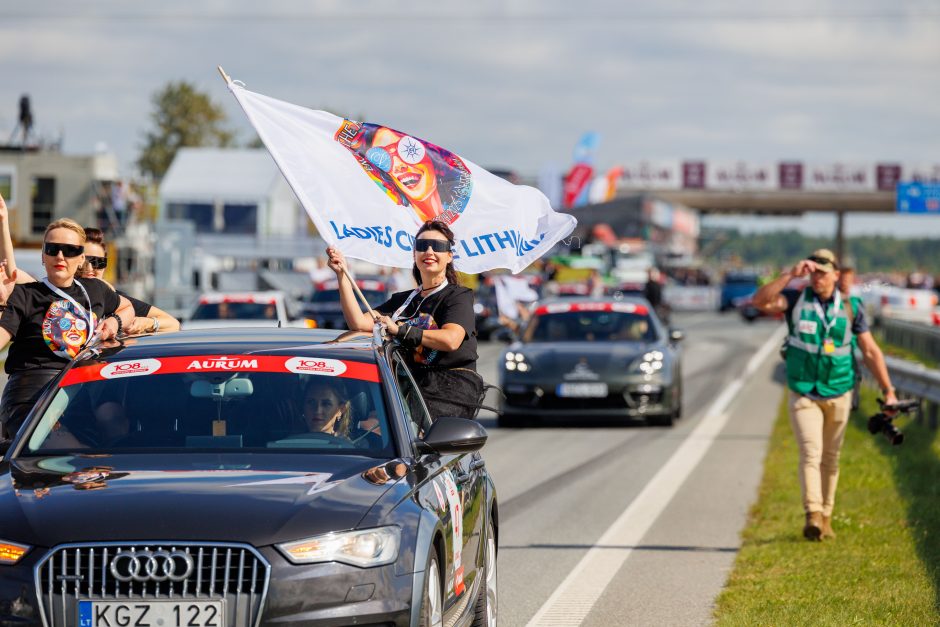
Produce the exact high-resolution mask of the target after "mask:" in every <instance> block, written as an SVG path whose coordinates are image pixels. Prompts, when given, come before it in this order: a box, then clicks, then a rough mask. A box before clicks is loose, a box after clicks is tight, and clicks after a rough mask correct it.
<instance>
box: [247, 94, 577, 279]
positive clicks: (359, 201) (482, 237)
mask: <svg viewBox="0 0 940 627" xmlns="http://www.w3.org/2000/svg"><path fill="white" fill-rule="evenodd" d="M229 89H230V90H231V92H232V94H233V95H234V96H235V98H236V100H238V103H239V104H240V105H241V107H242V109H243V110H244V111H245V114H246V115H247V116H248V119H249V121H250V122H251V124H252V126H253V127H254V128H255V130H256V131H257V132H258V136H259V137H260V138H261V140H262V141H263V142H264V144H265V146H266V147H267V149H268V151H269V152H270V153H271V156H272V157H273V158H274V161H275V163H277V166H278V168H279V169H280V170H281V173H282V174H283V175H284V178H285V179H287V182H288V183H289V184H290V186H291V188H292V189H293V190H294V193H295V194H296V195H297V198H298V200H299V201H300V204H301V205H302V206H303V207H304V209H305V210H306V212H307V214H308V215H309V216H310V218H311V219H312V220H313V222H314V224H315V225H316V227H317V230H318V231H319V232H320V235H321V236H322V237H323V238H324V239H326V241H327V242H328V243H329V244H330V245H332V246H336V247H337V248H338V249H339V250H341V251H343V253H344V254H345V255H347V256H348V257H354V258H356V259H364V260H366V261H370V262H372V263H376V264H379V265H383V266H394V267H399V268H411V266H412V264H413V255H412V243H413V240H414V233H415V232H416V231H417V230H418V227H419V226H420V225H421V224H422V223H423V222H424V221H425V220H429V219H434V220H440V221H443V222H445V223H447V224H448V225H450V228H451V229H452V230H453V232H454V235H455V236H456V239H457V250H456V251H455V255H454V264H455V266H456V267H457V269H458V270H460V271H462V272H466V273H470V274H473V273H478V272H483V271H485V270H492V269H493V268H508V269H509V270H511V271H513V272H519V271H521V270H522V269H524V268H525V267H526V266H528V265H529V264H530V263H532V262H533V261H535V260H536V259H538V258H539V257H541V256H542V255H543V254H544V253H545V252H547V251H548V250H549V249H551V248H552V247H553V246H554V245H555V243H556V242H558V241H559V240H561V239H562V238H564V237H566V236H567V235H568V234H569V233H571V231H572V230H573V229H574V227H575V225H576V224H577V221H576V220H575V218H574V217H573V216H570V215H567V214H560V213H556V212H555V211H554V210H553V209H552V207H551V205H550V204H549V201H548V199H547V198H546V197H545V195H544V194H542V193H541V192H540V191H538V190H537V189H535V188H533V187H527V186H525V185H513V184H512V183H510V182H508V181H506V180H504V179H502V178H500V177H498V176H495V175H494V174H492V173H490V172H487V171H486V170H484V169H483V168H481V167H480V166H478V165H476V164H474V163H471V162H470V161H468V160H466V159H464V158H462V157H460V156H459V155H457V154H455V153H453V152H451V151H449V150H447V149H446V148H442V147H441V146H437V145H435V144H432V143H430V142H428V141H426V140H423V139H419V138H417V137H414V136H412V135H411V134H410V133H405V132H402V131H398V130H395V129H393V128H391V127H388V126H384V125H381V124H374V123H371V122H357V121H354V120H348V119H343V118H340V117H337V116H335V115H333V114H331V113H327V112H325V111H314V110H312V109H306V108H304V107H299V106H297V105H293V104H290V103H288V102H283V101H281V100H276V99H274V98H269V97H267V96H264V95H262V94H257V93H254V92H251V91H248V90H246V89H245V88H244V87H242V86H241V85H239V84H237V83H229ZM588 178H589V177H588Z"/></svg>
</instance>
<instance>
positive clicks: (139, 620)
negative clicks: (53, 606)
mask: <svg viewBox="0 0 940 627" xmlns="http://www.w3.org/2000/svg"><path fill="white" fill-rule="evenodd" d="M222 606H223V602H222V601H150V600H147V601H136V600H135V601H129V600H128V601H120V602H117V601H79V602H78V625H79V627H117V626H118V625H128V626H130V625H147V626H148V627H190V626H192V627H224V625H225V621H224V620H223V616H222Z"/></svg>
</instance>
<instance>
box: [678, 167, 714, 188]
mask: <svg viewBox="0 0 940 627" xmlns="http://www.w3.org/2000/svg"><path fill="white" fill-rule="evenodd" d="M707 169H708V168H707V166H706V164H705V162H704V161H683V162H682V188H683V189H705V180H706V170H707Z"/></svg>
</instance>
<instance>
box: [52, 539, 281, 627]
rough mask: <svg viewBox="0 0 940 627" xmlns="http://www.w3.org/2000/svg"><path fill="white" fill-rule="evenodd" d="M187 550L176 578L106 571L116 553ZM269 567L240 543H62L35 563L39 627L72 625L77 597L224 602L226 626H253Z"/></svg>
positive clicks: (76, 610) (182, 551)
mask: <svg viewBox="0 0 940 627" xmlns="http://www.w3.org/2000/svg"><path fill="white" fill-rule="evenodd" d="M144 551H149V552H151V553H153V552H156V551H169V552H176V553H177V554H178V553H180V552H181V553H185V554H187V555H188V556H189V557H190V559H191V560H192V563H193V569H192V572H191V574H189V576H188V577H186V578H185V579H182V580H181V581H172V580H170V579H167V580H165V581H154V580H153V579H151V578H148V577H145V576H144V577H143V578H144V579H145V580H144V581H135V580H131V581H121V580H119V579H118V578H116V577H115V576H114V574H113V573H112V572H111V563H112V560H113V559H114V558H115V556H116V555H117V554H118V553H119V552H130V553H134V554H139V553H141V552H144ZM270 570H271V566H270V565H269V564H268V563H267V561H266V560H265V559H264V558H263V557H262V556H261V554H260V553H258V552H257V551H256V550H255V549H254V548H252V547H248V546H245V545H240V544H238V545H237V544H219V543H212V544H200V543H170V542H163V543H159V542H153V543H133V544H127V543H125V544H119V543H101V544H94V545H90V544H86V545H64V546H61V547H57V548H56V549H54V550H53V551H52V552H51V553H50V554H49V555H47V556H46V557H45V558H43V560H42V561H41V562H40V563H39V564H38V565H37V566H36V590H37V593H38V594H39V595H40V599H39V601H40V605H41V608H42V612H43V624H44V625H45V627H78V601H79V600H91V601H99V600H101V601H103V600H108V601H120V600H133V601H134V602H136V603H140V602H141V601H146V600H148V599H153V600H156V599H162V600H167V599H182V600H189V599H194V600H196V599H198V600H203V601H209V600H224V601H225V617H226V619H225V624H226V627H253V626H255V625H257V624H258V621H259V619H260V613H261V607H262V604H263V603H264V597H265V594H266V593H267V589H268V579H269V577H270Z"/></svg>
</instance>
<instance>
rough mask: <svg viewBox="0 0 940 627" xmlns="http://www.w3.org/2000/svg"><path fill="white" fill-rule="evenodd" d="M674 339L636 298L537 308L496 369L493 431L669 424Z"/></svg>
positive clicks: (677, 408)
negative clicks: (560, 421) (595, 422)
mask: <svg viewBox="0 0 940 627" xmlns="http://www.w3.org/2000/svg"><path fill="white" fill-rule="evenodd" d="M681 339H682V332H681V331H678V330H668V329H666V328H665V327H663V325H662V324H661V323H660V321H659V319H658V318H657V317H656V314H655V312H654V311H653V309H652V307H650V304H649V303H648V302H647V301H646V300H645V299H642V298H619V299H618V298H588V297H581V298H576V299H557V300H547V301H543V302H541V303H539V304H538V305H537V306H536V307H535V309H534V311H533V316H532V318H531V319H530V320H529V322H528V324H527V325H526V327H525V328H524V329H523V331H522V337H521V339H519V340H518V341H516V342H514V343H513V344H511V345H510V346H509V348H508V349H507V350H506V351H505V352H504V353H503V357H502V360H501V361H500V363H499V365H498V368H499V373H500V387H501V388H502V390H503V392H504V394H505V398H504V399H503V401H502V406H501V412H500V414H499V419H498V421H499V424H500V426H519V425H521V424H523V423H525V422H528V421H532V420H538V419H541V418H566V419H570V418H574V419H578V418H615V419H624V418H629V419H645V420H646V421H648V422H650V423H651V424H657V425H665V426H669V425H672V424H673V421H674V420H675V419H677V418H679V417H680V416H681V414H682V376H681V364H680V351H679V348H678V342H679V341H680V340H681Z"/></svg>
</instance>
